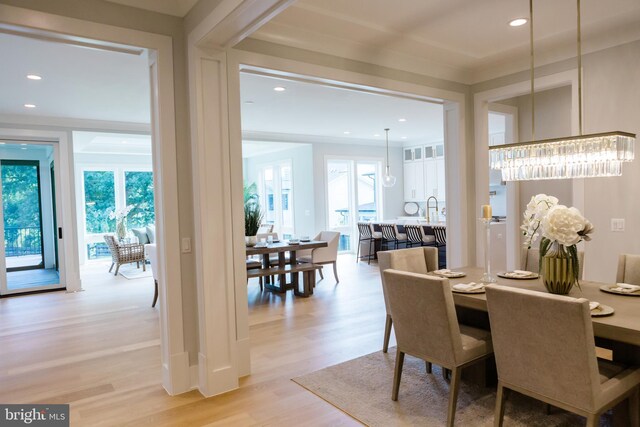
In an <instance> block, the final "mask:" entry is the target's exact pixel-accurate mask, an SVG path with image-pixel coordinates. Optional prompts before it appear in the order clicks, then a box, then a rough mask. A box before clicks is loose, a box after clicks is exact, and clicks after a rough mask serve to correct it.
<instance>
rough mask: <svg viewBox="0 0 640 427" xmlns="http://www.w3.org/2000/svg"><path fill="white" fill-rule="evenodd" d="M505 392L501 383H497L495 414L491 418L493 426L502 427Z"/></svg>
mask: <svg viewBox="0 0 640 427" xmlns="http://www.w3.org/2000/svg"><path fill="white" fill-rule="evenodd" d="M505 397H506V396H505V390H504V386H503V385H502V383H501V382H499V381H498V393H497V395H496V413H495V414H494V417H493V426H494V427H502V421H503V419H504V401H505Z"/></svg>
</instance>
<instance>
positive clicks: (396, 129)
mask: <svg viewBox="0 0 640 427" xmlns="http://www.w3.org/2000/svg"><path fill="white" fill-rule="evenodd" d="M276 86H282V87H285V88H286V90H285V91H284V92H276V91H274V90H273V88H274V87H276ZM240 94H241V100H242V130H243V135H244V138H243V139H245V140H247V139H254V140H271V141H278V140H279V141H281V142H288V141H297V142H318V141H320V139H319V138H317V137H321V141H322V142H348V143H354V142H355V143H358V142H360V143H374V144H375V143H379V144H382V143H384V140H385V132H384V129H385V128H387V127H388V128H390V131H389V141H390V142H395V143H397V144H405V145H406V144H411V143H424V142H433V141H442V140H443V138H444V136H443V111H442V105H440V104H434V103H431V102H424V101H419V100H414V99H407V98H399V97H393V96H386V95H378V94H373V93H368V92H361V91H355V90H348V89H342V88H337V87H333V86H325V85H320V84H314V83H308V82H301V81H292V80H283V79H280V78H275V77H271V76H264V75H257V74H251V73H241V75H240ZM248 102H252V103H248ZM399 119H406V121H405V122H400V121H398V120H399ZM345 132H349V134H345ZM376 134H377V135H378V136H374V135H376ZM403 137H404V138H403Z"/></svg>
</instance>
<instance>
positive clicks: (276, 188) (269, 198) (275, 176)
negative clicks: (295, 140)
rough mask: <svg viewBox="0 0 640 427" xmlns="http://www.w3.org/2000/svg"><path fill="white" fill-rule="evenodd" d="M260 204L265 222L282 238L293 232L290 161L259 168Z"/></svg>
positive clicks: (289, 235)
mask: <svg viewBox="0 0 640 427" xmlns="http://www.w3.org/2000/svg"><path fill="white" fill-rule="evenodd" d="M258 193H259V196H260V204H261V206H262V212H263V213H264V219H263V220H262V221H263V222H264V223H266V224H273V231H274V232H276V233H278V236H280V237H281V238H283V239H288V238H289V237H291V236H292V235H293V234H294V232H295V228H294V216H293V207H294V206H293V177H292V169H291V161H290V160H287V161H284V162H279V163H277V164H271V165H267V166H263V167H262V168H261V169H260V188H259V189H258Z"/></svg>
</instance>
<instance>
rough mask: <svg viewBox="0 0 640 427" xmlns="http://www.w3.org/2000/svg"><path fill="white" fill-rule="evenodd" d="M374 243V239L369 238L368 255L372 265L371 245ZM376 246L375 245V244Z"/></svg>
mask: <svg viewBox="0 0 640 427" xmlns="http://www.w3.org/2000/svg"><path fill="white" fill-rule="evenodd" d="M372 245H373V239H371V240H369V256H368V257H367V258H368V259H367V264H369V265H371V257H372V255H371V246H372ZM374 247H375V246H374Z"/></svg>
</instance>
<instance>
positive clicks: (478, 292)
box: [451, 286, 486, 294]
mask: <svg viewBox="0 0 640 427" xmlns="http://www.w3.org/2000/svg"><path fill="white" fill-rule="evenodd" d="M451 291H452V292H455V293H457V294H484V293H485V292H486V290H485V288H484V286H483V287H481V288H480V289H474V290H472V291H464V290H462V289H456V288H454V287H453V286H452V287H451Z"/></svg>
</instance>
